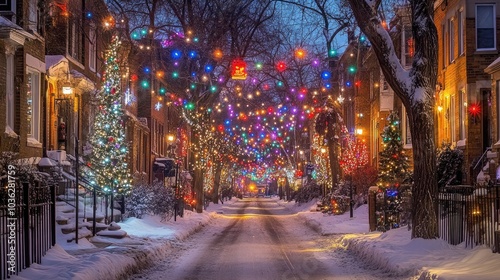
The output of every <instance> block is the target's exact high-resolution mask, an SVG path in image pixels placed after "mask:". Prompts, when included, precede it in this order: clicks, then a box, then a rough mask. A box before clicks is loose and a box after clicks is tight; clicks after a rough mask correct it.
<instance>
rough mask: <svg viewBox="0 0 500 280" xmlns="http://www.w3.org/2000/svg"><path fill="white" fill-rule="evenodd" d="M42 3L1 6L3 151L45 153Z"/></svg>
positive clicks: (29, 155) (0, 146) (0, 144)
mask: <svg viewBox="0 0 500 280" xmlns="http://www.w3.org/2000/svg"><path fill="white" fill-rule="evenodd" d="M37 3H38V1H34V0H33V1H4V2H3V3H2V4H0V49H1V53H2V54H1V55H0V71H2V73H3V74H2V75H1V76H0V100H1V102H0V127H1V129H2V133H1V134H0V151H14V152H18V153H19V156H20V158H30V159H37V158H38V159H39V158H40V157H42V154H43V141H44V140H43V137H44V129H43V123H44V119H43V118H44V114H43V108H44V106H45V104H44V102H45V90H46V85H45V82H44V81H45V77H46V69H45V52H44V50H45V39H44V36H45V29H44V24H43V22H42V21H40V14H39V10H38V7H37Z"/></svg>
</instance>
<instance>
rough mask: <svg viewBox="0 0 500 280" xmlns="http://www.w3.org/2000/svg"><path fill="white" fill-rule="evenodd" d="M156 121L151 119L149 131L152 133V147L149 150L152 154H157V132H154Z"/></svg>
mask: <svg viewBox="0 0 500 280" xmlns="http://www.w3.org/2000/svg"><path fill="white" fill-rule="evenodd" d="M156 126H157V125H156V119H153V120H152V123H151V128H152V129H151V130H152V131H153V141H152V142H153V147H151V150H152V151H153V153H157V152H158V149H157V146H156V143H158V140H157V138H158V133H157V130H156Z"/></svg>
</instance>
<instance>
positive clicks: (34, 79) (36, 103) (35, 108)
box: [26, 70, 40, 141]
mask: <svg viewBox="0 0 500 280" xmlns="http://www.w3.org/2000/svg"><path fill="white" fill-rule="evenodd" d="M27 76H28V83H27V88H26V102H27V107H26V117H27V119H26V120H27V124H28V128H27V131H28V138H31V139H34V140H36V141H39V140H40V73H39V72H36V71H33V70H28V75H27Z"/></svg>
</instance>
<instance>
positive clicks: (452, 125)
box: [448, 95, 457, 143]
mask: <svg viewBox="0 0 500 280" xmlns="http://www.w3.org/2000/svg"><path fill="white" fill-rule="evenodd" d="M455 103H456V100H455V96H454V95H452V96H450V104H449V106H450V108H449V110H448V112H449V113H448V118H449V121H450V140H451V143H454V142H456V141H457V139H456V132H455V106H456V104H455Z"/></svg>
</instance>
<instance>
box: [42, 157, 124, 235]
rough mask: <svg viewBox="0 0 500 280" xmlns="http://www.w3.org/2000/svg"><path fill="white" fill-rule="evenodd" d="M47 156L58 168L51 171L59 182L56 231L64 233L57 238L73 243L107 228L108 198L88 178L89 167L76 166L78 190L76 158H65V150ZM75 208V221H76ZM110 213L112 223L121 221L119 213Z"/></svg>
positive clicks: (108, 217) (109, 219) (108, 218)
mask: <svg viewBox="0 0 500 280" xmlns="http://www.w3.org/2000/svg"><path fill="white" fill-rule="evenodd" d="M47 155H48V156H49V158H51V159H52V160H53V161H54V162H55V163H56V165H57V167H56V168H55V169H54V170H53V173H54V177H57V179H58V181H59V186H58V190H57V192H56V194H57V197H56V199H57V202H56V222H57V224H58V226H57V229H58V230H60V231H61V232H62V234H63V235H59V236H58V238H59V239H60V238H64V239H65V240H66V242H72V241H74V240H75V239H76V238H77V237H78V239H81V238H89V237H92V236H94V235H95V234H96V233H98V232H100V231H103V230H106V229H108V228H110V226H109V225H108V224H109V221H111V216H110V215H109V213H111V210H110V209H109V206H110V205H109V198H108V195H105V194H104V192H103V191H102V189H101V188H100V187H99V186H95V185H93V184H92V183H91V182H90V181H89V180H88V179H87V177H86V174H88V173H89V172H88V171H90V168H89V167H88V166H86V165H84V164H83V163H82V162H80V163H79V164H78V166H79V176H78V187H77V184H76V175H75V170H76V169H75V166H77V162H76V159H75V158H74V157H73V156H71V155H66V153H65V151H49V152H47ZM77 203H78V207H77ZM94 205H95V207H94ZM107 206H108V207H107ZM77 208H78V220H77V218H76V216H77V215H76V209H77ZM113 212H114V217H113V220H114V221H118V220H119V219H121V212H120V211H119V210H116V209H114V211H113ZM94 227H95V230H94ZM77 228H78V230H77ZM59 241H61V240H59Z"/></svg>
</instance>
